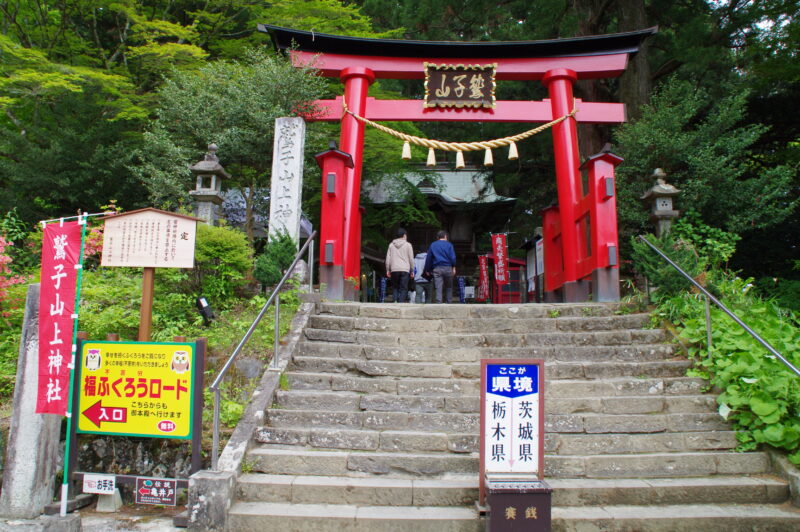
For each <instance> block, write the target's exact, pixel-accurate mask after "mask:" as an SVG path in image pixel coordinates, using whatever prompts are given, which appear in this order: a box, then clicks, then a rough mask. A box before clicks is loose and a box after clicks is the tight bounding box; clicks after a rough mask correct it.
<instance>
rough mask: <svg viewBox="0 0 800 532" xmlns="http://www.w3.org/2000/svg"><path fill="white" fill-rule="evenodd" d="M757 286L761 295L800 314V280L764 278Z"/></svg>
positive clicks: (759, 280) (758, 281)
mask: <svg viewBox="0 0 800 532" xmlns="http://www.w3.org/2000/svg"><path fill="white" fill-rule="evenodd" d="M755 284H756V286H757V287H758V289H759V292H760V293H762V294H765V295H766V296H767V297H768V298H771V299H774V300H775V301H776V302H777V303H778V304H779V305H780V306H781V307H784V308H788V309H790V310H792V311H793V312H795V313H800V280H796V279H781V278H777V277H762V278H761V279H758V280H757V281H756V283H755Z"/></svg>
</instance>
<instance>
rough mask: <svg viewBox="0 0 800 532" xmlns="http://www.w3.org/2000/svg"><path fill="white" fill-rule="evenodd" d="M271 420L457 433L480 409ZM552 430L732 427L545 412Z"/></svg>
mask: <svg viewBox="0 0 800 532" xmlns="http://www.w3.org/2000/svg"><path fill="white" fill-rule="evenodd" d="M266 418H267V419H266V424H267V425H268V426H269V427H274V428H302V427H306V428H315V429H316V428H329V429H347V430H361V429H365V430H406V431H423V432H428V431H433V432H447V433H455V434H474V433H477V432H478V429H479V422H480V419H479V418H480V416H479V414H466V413H460V412H383V411H344V412H341V411H335V410H284V409H280V408H278V409H275V408H273V409H270V410H269V411H267V415H266ZM544 428H545V431H546V432H549V433H559V434H561V433H567V434H575V433H586V434H615V433H623V434H640V433H655V432H697V431H701V432H704V431H710V430H723V431H724V430H729V425H728V423H727V422H726V421H725V420H724V419H722V418H721V417H720V416H719V415H718V414H717V413H716V412H713V413H691V414H684V413H678V414H595V413H574V414H551V415H548V416H545V420H544Z"/></svg>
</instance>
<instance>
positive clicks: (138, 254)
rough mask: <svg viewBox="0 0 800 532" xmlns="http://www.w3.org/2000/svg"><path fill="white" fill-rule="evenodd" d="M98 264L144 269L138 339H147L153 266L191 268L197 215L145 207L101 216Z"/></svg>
mask: <svg viewBox="0 0 800 532" xmlns="http://www.w3.org/2000/svg"><path fill="white" fill-rule="evenodd" d="M101 219H102V220H103V221H104V223H105V225H104V228H103V257H102V259H101V261H100V265H101V266H126V267H129V268H144V272H143V274H142V308H141V316H140V319H139V336H138V340H139V341H140V342H146V341H148V340H150V329H151V326H152V323H153V291H154V289H155V278H156V273H155V271H156V270H155V269H156V268H194V243H195V236H196V235H197V222H202V220H201V219H200V218H195V217H193V216H185V215H183V214H176V213H174V212H168V211H162V210H159V209H153V208H150V207H148V208H146V209H139V210H137V211H130V212H124V213H121V214H112V215H111V216H106V217H105V218H101Z"/></svg>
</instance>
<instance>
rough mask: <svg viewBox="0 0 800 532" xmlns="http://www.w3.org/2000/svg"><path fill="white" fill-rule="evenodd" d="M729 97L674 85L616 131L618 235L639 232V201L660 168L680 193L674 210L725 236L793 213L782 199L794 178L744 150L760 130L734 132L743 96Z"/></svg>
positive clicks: (642, 217) (642, 219) (736, 91)
mask: <svg viewBox="0 0 800 532" xmlns="http://www.w3.org/2000/svg"><path fill="white" fill-rule="evenodd" d="M728 89H729V90H728V92H727V95H726V96H724V97H722V98H721V99H718V100H717V99H714V98H711V97H710V96H709V94H708V93H707V92H706V91H704V90H703V89H698V88H696V87H694V86H692V85H691V84H690V83H688V82H681V81H678V80H675V79H674V80H672V81H670V82H669V83H667V84H665V85H664V86H663V87H662V88H661V89H660V90H659V91H657V92H655V93H654V94H653V97H652V103H651V104H650V105H648V106H645V107H644V110H643V113H642V117H641V118H640V119H639V120H636V121H633V122H630V123H628V124H625V125H623V126H621V127H620V128H619V129H618V130H617V132H616V139H617V142H618V143H619V153H620V155H621V156H622V157H624V158H625V164H624V165H622V166H620V168H619V170H618V174H617V175H618V185H617V190H618V191H619V197H618V206H619V217H620V224H621V225H622V226H623V229H624V230H626V231H628V232H634V233H635V232H639V231H641V229H642V228H643V227H644V226H645V223H646V217H647V212H646V210H645V209H643V208H642V206H641V202H640V201H639V196H641V194H642V193H643V192H644V191H645V190H646V189H647V188H649V187H650V186H652V185H653V183H652V180H651V177H650V176H651V175H652V173H653V170H654V169H655V168H663V169H664V170H665V171H666V173H667V181H668V182H669V183H671V184H673V185H675V186H676V187H678V188H679V189H681V196H680V199H679V202H680V207H681V208H687V209H693V210H694V211H696V212H697V213H699V214H698V216H699V217H700V218H701V219H702V220H704V221H706V222H709V221H711V220H713V223H714V224H715V225H717V226H720V227H722V228H723V229H725V230H726V231H732V232H738V231H741V230H743V229H752V228H758V227H767V226H772V225H774V224H776V223H779V222H780V221H782V220H783V219H785V218H786V217H787V216H788V215H789V214H790V213H791V212H792V211H793V210H794V209H795V208H796V202H795V201H791V200H790V199H789V198H791V195H790V194H789V191H790V188H791V182H792V179H793V177H794V175H795V171H794V170H793V169H791V168H789V167H787V166H783V165H774V166H769V167H767V166H764V165H762V164H760V163H759V160H758V159H756V158H754V155H753V153H752V150H751V148H752V146H753V145H754V144H755V143H756V142H757V141H758V139H759V137H760V136H761V135H762V134H763V133H764V132H765V131H766V128H765V127H764V126H762V125H759V124H748V125H741V121H742V119H743V118H744V116H745V112H746V107H747V97H748V93H747V91H745V90H742V89H741V88H738V87H735V86H730V87H729V88H728Z"/></svg>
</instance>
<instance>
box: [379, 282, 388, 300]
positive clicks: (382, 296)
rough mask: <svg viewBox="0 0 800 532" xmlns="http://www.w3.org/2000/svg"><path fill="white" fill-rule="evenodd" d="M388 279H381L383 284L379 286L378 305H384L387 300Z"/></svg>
mask: <svg viewBox="0 0 800 532" xmlns="http://www.w3.org/2000/svg"><path fill="white" fill-rule="evenodd" d="M386 281H387V279H386V277H381V282H380V284H379V286H378V303H383V302H384V300H385V299H386Z"/></svg>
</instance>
